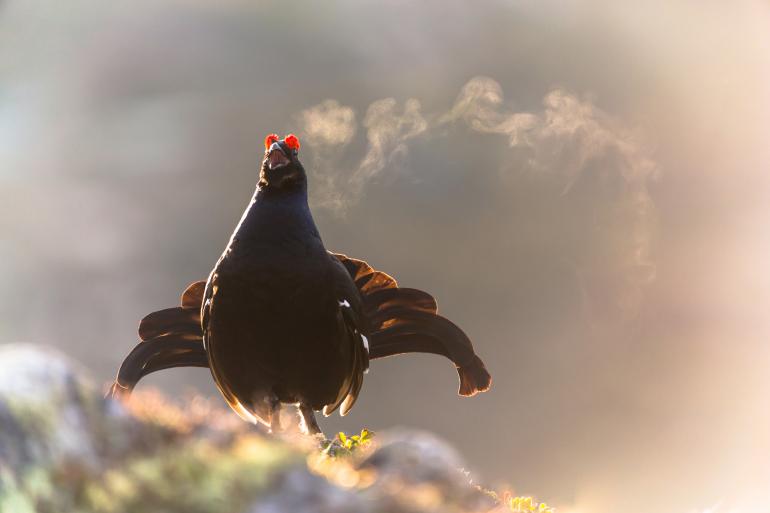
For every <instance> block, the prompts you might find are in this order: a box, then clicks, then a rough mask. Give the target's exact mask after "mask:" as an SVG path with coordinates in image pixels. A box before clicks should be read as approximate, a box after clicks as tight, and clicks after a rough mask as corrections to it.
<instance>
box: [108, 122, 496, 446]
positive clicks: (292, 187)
mask: <svg viewBox="0 0 770 513" xmlns="http://www.w3.org/2000/svg"><path fill="white" fill-rule="evenodd" d="M265 147H266V151H265V159H264V162H263V164H262V168H261V172H260V180H259V183H258V187H257V191H256V193H255V195H254V197H253V199H252V201H251V203H250V204H249V207H248V208H247V209H246V212H245V213H244V215H243V217H242V219H241V222H240V223H239V224H238V227H237V228H236V229H235V232H234V233H233V235H232V237H231V238H230V242H229V244H228V245H227V248H226V249H225V251H224V253H223V254H222V256H221V258H220V259H219V261H218V262H217V264H216V266H215V267H214V269H213V271H212V272H211V274H210V276H209V279H208V280H207V281H206V282H203V281H200V282H196V283H193V284H192V285H190V286H189V287H188V288H187V290H185V292H184V293H183V294H182V299H181V306H179V307H176V308H168V309H164V310H160V311H158V312H154V313H151V314H149V315H148V316H147V317H145V318H144V319H143V320H142V321H141V323H140V325H139V337H140V339H141V342H140V343H139V344H138V345H137V346H136V348H134V350H133V351H132V352H131V353H130V354H129V355H128V357H127V358H126V359H125V361H124V362H123V365H122V366H121V368H120V371H119V373H118V376H117V379H116V382H115V384H114V385H113V387H112V389H111V394H112V395H113V396H120V395H124V394H128V393H130V392H131V390H132V389H133V387H134V386H135V385H136V383H137V382H138V381H139V380H140V379H141V378H142V377H143V376H145V375H147V374H150V373H152V372H155V371H158V370H162V369H167V368H172V367H180V366H193V367H209V368H210V370H211V373H212V376H213V377H214V380H215V382H216V384H217V386H218V388H219V390H220V391H221V392H222V394H223V396H224V397H225V399H226V400H227V402H228V404H229V405H230V406H231V407H232V408H233V410H235V411H236V412H237V413H238V414H239V415H240V416H241V417H243V418H244V419H247V420H249V421H252V422H257V421H259V422H263V423H265V424H268V425H270V426H271V427H272V428H273V429H276V428H277V427H278V417H279V415H278V413H279V409H280V405H281V404H282V403H291V404H296V405H298V406H299V411H300V413H301V415H302V418H303V420H304V424H305V427H306V429H307V430H308V431H309V432H318V431H319V429H318V425H317V424H316V422H315V418H314V415H313V411H319V410H322V411H323V413H324V414H325V415H329V414H331V413H332V412H333V411H335V410H336V409H338V408H339V409H340V413H341V414H342V415H345V414H346V413H347V412H348V411H350V409H351V408H352V407H353V404H354V403H355V401H356V398H357V397H358V395H359V393H360V390H361V387H362V384H363V375H364V372H365V371H366V370H367V368H368V366H369V360H370V359H376V358H382V357H385V356H392V355H396V354H402V353H410V352H423V353H433V354H438V355H442V356H445V357H447V358H449V359H450V360H451V361H452V362H453V363H454V364H455V366H456V367H457V372H458V374H459V376H460V390H459V393H460V394H461V395H464V396H472V395H475V394H476V393H478V392H481V391H485V390H487V389H488V388H489V386H490V383H491V378H490V376H489V373H488V372H487V371H486V368H485V367H484V364H483V362H482V361H481V360H480V359H479V358H478V356H476V354H475V352H474V350H473V346H472V344H471V342H470V340H469V339H468V337H467V336H466V335H465V333H463V332H462V330H460V329H459V328H458V327H457V326H456V325H454V324H453V323H452V322H450V321H449V320H447V319H445V318H444V317H441V316H440V315H438V313H437V306H436V301H435V300H434V299H433V297H431V296H430V295H429V294H427V293H426V292H423V291H420V290H416V289H409V288H402V287H399V286H398V284H397V282H396V280H395V279H393V278H392V277H390V276H389V275H387V274H385V273H383V272H381V271H377V270H375V269H373V268H372V267H370V266H369V265H368V264H367V263H366V262H363V261H361V260H356V259H354V258H349V257H347V256H345V255H341V254H336V253H331V252H329V251H327V250H326V248H325V247H324V245H323V242H322V240H321V237H320V235H319V233H318V230H317V228H316V226H315V223H314V221H313V217H312V215H311V212H310V208H309V207H308V202H307V177H306V174H305V170H304V168H303V167H302V164H301V163H300V162H299V159H298V156H297V154H298V150H299V141H298V140H297V139H296V137H294V136H292V135H290V136H287V137H286V139H284V140H282V141H281V140H278V138H277V136H275V135H271V136H268V138H267V139H266V142H265Z"/></svg>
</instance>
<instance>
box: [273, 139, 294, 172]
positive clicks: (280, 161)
mask: <svg viewBox="0 0 770 513" xmlns="http://www.w3.org/2000/svg"><path fill="white" fill-rule="evenodd" d="M290 163H291V161H290V160H289V157H287V156H286V154H285V153H284V152H283V148H281V145H280V144H278V143H277V142H274V143H273V144H272V145H271V146H270V149H268V150H267V167H268V168H269V169H270V170H273V169H278V168H281V167H284V166H288V165H289V164H290Z"/></svg>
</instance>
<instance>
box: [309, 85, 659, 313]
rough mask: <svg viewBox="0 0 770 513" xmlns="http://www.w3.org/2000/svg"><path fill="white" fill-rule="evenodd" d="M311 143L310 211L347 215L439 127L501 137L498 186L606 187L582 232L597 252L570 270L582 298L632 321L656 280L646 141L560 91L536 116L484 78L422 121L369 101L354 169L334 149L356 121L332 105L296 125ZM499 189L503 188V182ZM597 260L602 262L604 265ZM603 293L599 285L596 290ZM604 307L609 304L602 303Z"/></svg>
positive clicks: (652, 168)
mask: <svg viewBox="0 0 770 513" xmlns="http://www.w3.org/2000/svg"><path fill="white" fill-rule="evenodd" d="M297 119H298V121H299V122H300V126H301V128H302V131H303V133H304V134H307V139H308V143H309V144H310V145H312V146H313V147H314V148H313V149H314V166H313V168H312V169H311V170H310V171H311V173H313V174H314V176H313V180H314V183H315V182H318V183H319V184H320V185H318V186H317V187H316V189H315V190H316V193H315V194H314V201H315V203H316V205H317V206H321V207H326V208H331V209H332V210H333V211H334V212H335V213H336V214H338V215H344V214H345V212H346V211H347V209H349V208H350V207H351V206H353V205H355V204H356V203H357V202H358V201H360V200H361V198H362V196H363V195H364V193H365V188H366V186H367V183H368V182H370V181H372V180H375V179H377V177H378V176H379V175H381V174H382V173H384V172H386V171H390V172H396V171H398V170H399V169H402V168H404V167H407V166H408V164H406V163H405V157H406V156H407V155H408V152H409V145H410V143H412V142H414V141H415V140H416V139H417V138H418V137H421V136H422V137H428V136H430V137H442V136H443V135H444V134H445V133H446V130H443V129H444V128H447V127H450V126H452V125H458V124H459V125H461V126H462V127H465V128H466V129H469V130H471V131H475V132H481V133H488V134H498V135H501V136H504V137H505V140H506V141H507V144H508V146H509V148H510V152H511V153H510V154H509V158H507V159H506V161H505V162H501V163H500V165H499V168H498V169H491V170H490V171H491V172H498V173H499V174H500V178H499V179H500V180H501V182H504V181H505V176H506V175H507V174H511V173H529V174H534V175H535V176H541V177H547V178H548V179H550V180H552V181H554V182H555V183H556V184H557V185H558V187H559V192H560V194H561V195H562V196H567V195H569V194H570V192H571V190H572V188H573V187H574V186H575V184H577V183H579V182H580V181H581V180H587V181H589V182H590V186H591V187H600V188H602V189H603V194H602V196H601V197H602V198H606V201H603V202H601V203H598V204H597V205H596V206H595V208H594V216H593V217H592V218H591V222H590V225H587V226H583V227H582V229H583V230H585V231H586V232H595V233H598V234H599V236H598V237H597V238H596V239H593V238H592V239H591V240H600V241H602V243H601V244H587V245H586V246H585V248H584V251H583V252H582V254H581V255H578V256H577V257H575V256H573V257H572V258H576V259H577V260H574V261H570V262H568V265H570V266H572V267H573V268H574V270H575V279H576V280H577V282H578V286H579V287H581V288H582V289H583V293H584V295H585V297H586V298H587V299H591V301H587V302H586V307H587V308H591V305H592V304H596V301H599V302H600V303H606V302H609V303H613V304H614V305H615V306H616V307H618V308H619V309H620V310H621V311H623V312H626V313H633V312H635V310H636V307H637V306H638V304H639V302H640V301H641V299H642V292H643V287H644V285H646V284H647V283H649V282H650V281H651V280H652V279H653V278H654V275H655V266H654V264H653V261H652V257H651V246H652V241H653V239H654V232H655V205H654V203H653V201H652V199H651V197H650V195H649V191H648V185H649V183H650V181H651V180H653V179H654V178H655V177H656V175H657V172H658V171H657V166H656V164H655V162H654V161H653V160H652V159H651V158H650V157H649V156H648V153H649V151H648V150H647V148H645V146H644V143H643V141H641V140H639V139H638V138H637V137H636V136H635V135H634V134H633V132H631V131H630V130H628V129H627V128H625V127H624V126H622V124H621V123H620V122H618V121H617V120H615V119H613V118H612V117H611V116H609V115H608V114H606V113H605V112H603V111H602V110H601V109H599V108H598V107H596V106H595V105H594V104H593V103H592V102H590V101H588V100H584V99H581V98H579V97H577V96H575V95H574V94H571V93H569V92H567V91H564V90H562V89H554V90H552V91H550V92H548V93H547V94H546V95H545V96H544V98H543V100H542V110H541V111H539V112H518V111H515V110H513V109H510V108H509V107H508V106H507V105H506V103H505V100H504V96H503V90H502V87H501V86H500V84H499V83H498V82H497V81H495V80H493V79H492V78H489V77H483V76H479V77H474V78H472V79H471V80H470V81H468V83H466V84H465V86H463V87H462V89H461V91H460V93H459V95H458V96H457V99H456V100H455V102H454V104H453V105H452V106H451V108H449V109H448V110H447V111H446V112H439V113H435V114H431V115H424V114H423V113H422V111H421V106H420V103H419V101H418V100H417V99H414V98H411V99H408V100H407V101H406V102H405V103H404V106H403V108H399V106H398V103H397V102H396V100H395V99H394V98H385V99H381V100H377V101H375V102H373V103H372V104H371V105H369V107H368V108H367V111H366V115H365V116H364V120H363V128H364V129H365V130H366V139H367V146H366V151H365V154H364V156H363V157H362V158H360V160H359V161H358V164H357V165H354V166H351V167H347V168H346V167H345V166H340V164H339V163H340V161H341V160H342V159H341V155H340V154H341V153H342V152H341V147H342V146H346V145H348V144H349V143H350V142H351V141H352V139H353V138H354V134H355V132H356V123H355V113H354V110H353V109H352V108H351V107H347V106H341V105H340V104H339V103H338V102H336V101H335V100H325V101H324V102H322V103H321V104H319V105H316V106H314V107H311V108H309V109H307V110H305V111H303V112H302V113H301V114H300V115H299V116H298V117H297ZM501 186H502V183H501ZM597 262H602V264H601V266H598V265H597ZM588 283H601V285H602V286H603V287H604V289H605V290H606V287H607V286H609V288H610V290H612V292H611V293H610V294H606V293H605V297H604V298H597V297H592V296H594V295H595V294H594V291H593V290H592V287H590V286H589V285H587V284H588ZM597 288H600V287H597ZM602 306H606V305H604V304H602Z"/></svg>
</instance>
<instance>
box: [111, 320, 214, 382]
mask: <svg viewBox="0 0 770 513" xmlns="http://www.w3.org/2000/svg"><path fill="white" fill-rule="evenodd" d="M174 367H208V357H207V355H206V351H205V350H204V349H203V339H202V338H201V337H200V336H196V335H180V334H171V335H169V334H167V335H161V336H159V337H155V338H151V339H148V340H145V341H143V342H140V343H139V344H137V346H136V347H134V349H133V350H132V351H131V352H130V353H129V354H128V356H126V358H125V360H123V364H122V365H121V366H120V370H119V371H118V376H117V379H116V380H115V384H114V385H113V386H112V389H111V390H110V392H109V394H110V395H111V396H113V397H119V396H127V395H129V394H131V391H132V390H133V389H134V387H135V386H136V384H137V383H138V382H139V380H140V379H142V378H143V377H144V376H146V375H148V374H150V373H152V372H156V371H159V370H163V369H170V368H174Z"/></svg>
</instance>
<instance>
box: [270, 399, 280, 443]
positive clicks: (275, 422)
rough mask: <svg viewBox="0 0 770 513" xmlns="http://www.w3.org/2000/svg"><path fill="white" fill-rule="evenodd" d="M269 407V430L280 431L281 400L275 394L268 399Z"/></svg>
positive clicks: (272, 431)
mask: <svg viewBox="0 0 770 513" xmlns="http://www.w3.org/2000/svg"><path fill="white" fill-rule="evenodd" d="M268 402H269V407H270V432H271V433H273V434H275V433H278V432H280V431H281V401H279V400H278V398H277V397H276V396H272V397H270V399H268Z"/></svg>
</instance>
